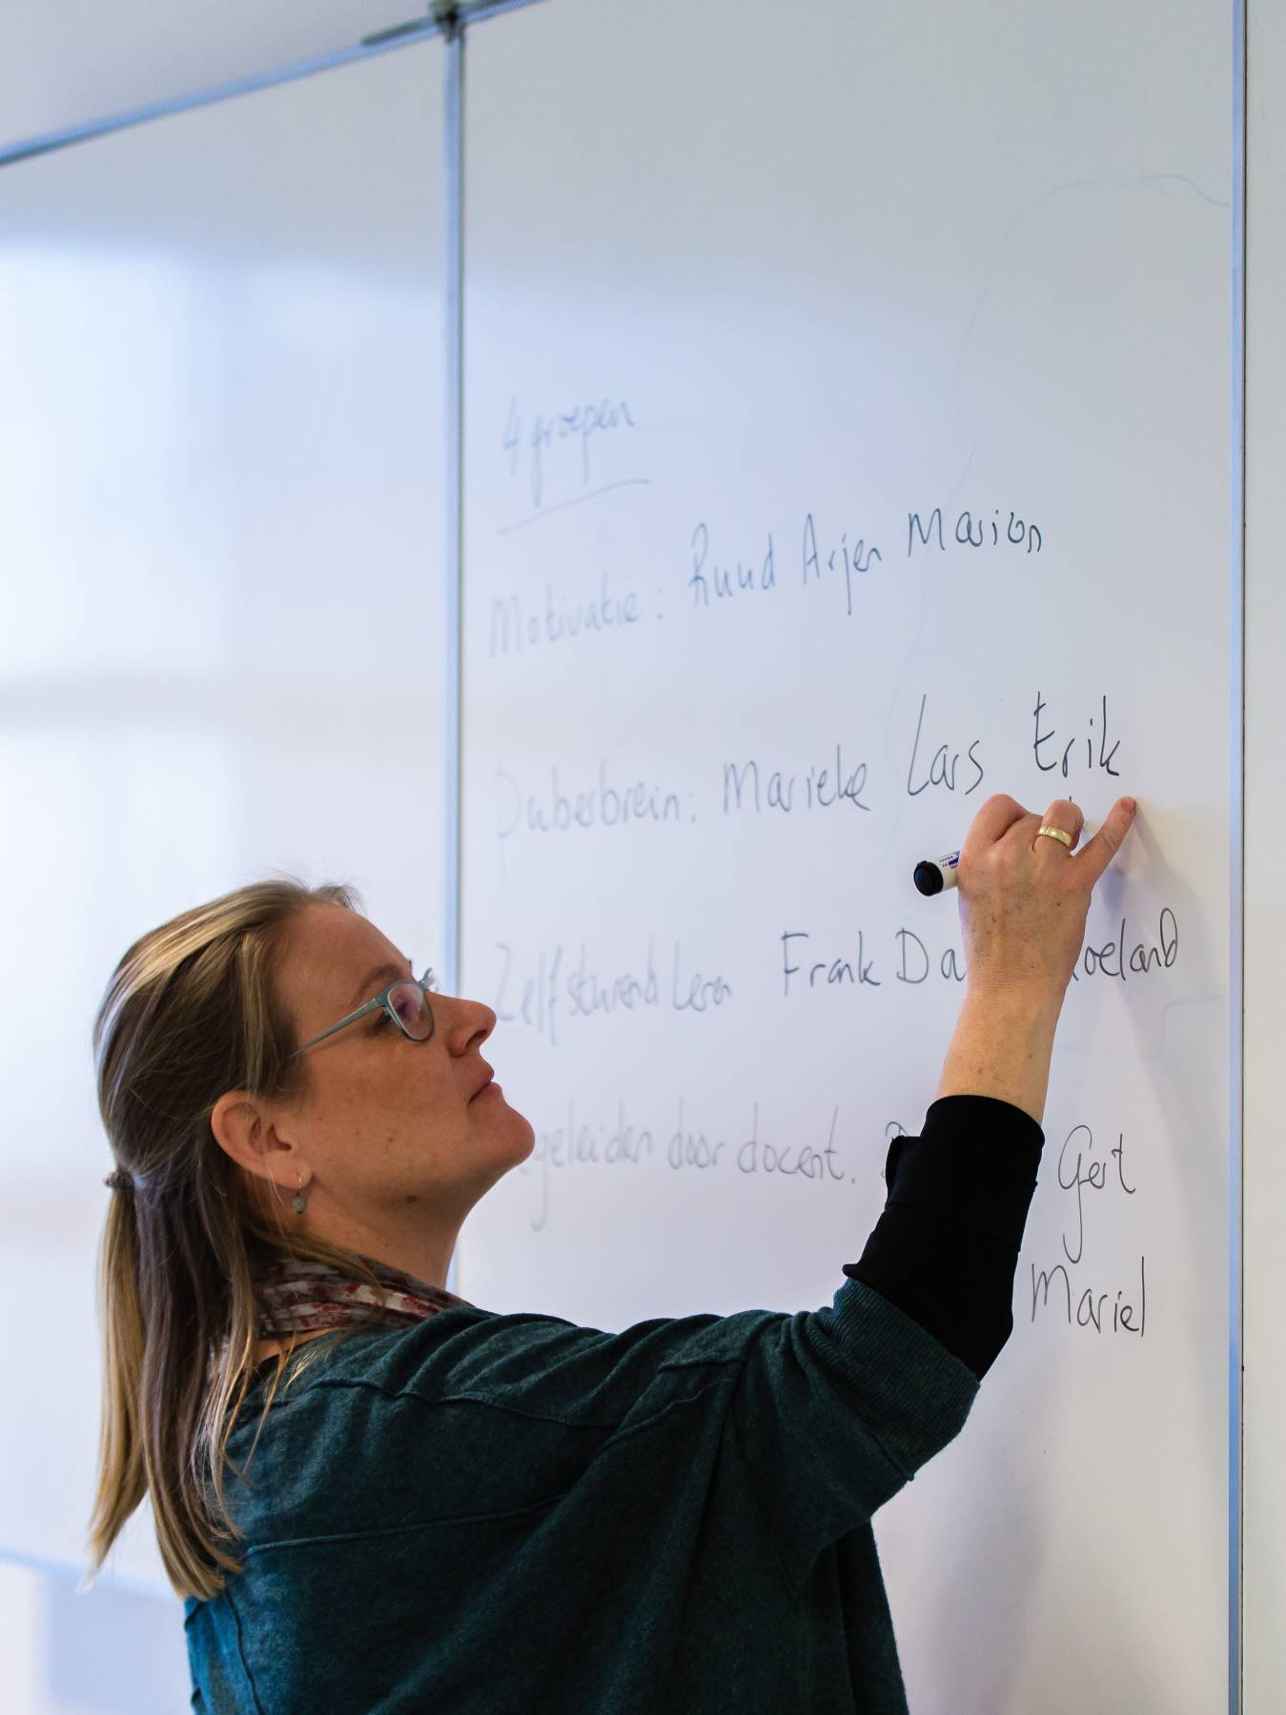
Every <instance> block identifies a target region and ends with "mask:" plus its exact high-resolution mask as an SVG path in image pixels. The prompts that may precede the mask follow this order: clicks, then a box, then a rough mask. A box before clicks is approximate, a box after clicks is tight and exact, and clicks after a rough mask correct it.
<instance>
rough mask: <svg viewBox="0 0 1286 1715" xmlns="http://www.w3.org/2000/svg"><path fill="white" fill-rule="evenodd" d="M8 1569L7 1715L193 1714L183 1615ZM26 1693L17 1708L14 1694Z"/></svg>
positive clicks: (41, 1571) (152, 1599) (149, 1599)
mask: <svg viewBox="0 0 1286 1715" xmlns="http://www.w3.org/2000/svg"><path fill="white" fill-rule="evenodd" d="M76 1581H77V1579H76V1575H75V1574H74V1573H73V1572H72V1571H71V1570H68V1571H66V1572H63V1571H58V1570H51V1569H46V1568H34V1567H28V1566H21V1565H15V1564H12V1563H11V1564H8V1565H4V1566H0V1609H3V1617H2V1618H0V1683H2V1684H3V1686H4V1695H3V1706H4V1710H5V1715H175V1711H177V1710H180V1709H187V1708H188V1707H189V1705H190V1701H191V1695H192V1687H191V1681H190V1679H189V1677H188V1662H187V1646H186V1643H185V1640H184V1634H183V1607H182V1604H181V1603H180V1602H178V1601H176V1600H174V1599H172V1598H167V1597H166V1596H163V1595H160V1594H155V1595H153V1594H150V1593H144V1592H142V1591H139V1590H137V1589H133V1588H130V1587H128V1586H123V1585H121V1584H119V1583H115V1584H114V1583H112V1582H111V1580H110V1579H109V1578H108V1577H106V1576H104V1577H103V1578H101V1579H100V1581H99V1582H98V1584H97V1585H95V1587H94V1588H93V1589H92V1590H90V1591H87V1592H85V1593H84V1594H81V1595H77V1593H76ZM15 1692H16V1693H17V1698H16V1701H15V1700H14V1693H15Z"/></svg>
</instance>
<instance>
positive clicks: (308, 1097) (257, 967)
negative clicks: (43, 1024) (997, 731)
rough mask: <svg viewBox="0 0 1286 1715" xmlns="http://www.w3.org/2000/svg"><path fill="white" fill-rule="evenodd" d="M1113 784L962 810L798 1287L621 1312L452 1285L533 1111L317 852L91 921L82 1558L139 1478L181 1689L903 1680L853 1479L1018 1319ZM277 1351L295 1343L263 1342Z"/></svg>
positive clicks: (561, 1704) (501, 1691)
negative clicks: (723, 1304) (907, 1103)
mask: <svg viewBox="0 0 1286 1715" xmlns="http://www.w3.org/2000/svg"><path fill="white" fill-rule="evenodd" d="M1134 814H1135V805H1134V803H1133V801H1132V800H1130V799H1121V800H1119V801H1118V803H1117V804H1116V805H1115V806H1114V807H1113V809H1112V811H1111V813H1110V815H1109V816H1108V818H1107V820H1106V821H1105V822H1104V824H1103V826H1102V827H1101V828H1100V829H1099V831H1098V833H1097V834H1096V835H1095V836H1094V838H1093V839H1092V840H1090V841H1089V842H1088V843H1087V844H1086V846H1085V849H1084V850H1083V851H1081V852H1076V850H1075V847H1076V845H1077V842H1078V841H1079V838H1080V834H1081V829H1082V816H1081V812H1080V811H1079V810H1078V809H1077V807H1076V806H1075V805H1074V804H1072V803H1070V802H1066V801H1058V802H1056V803H1054V804H1053V805H1051V807H1050V810H1049V812H1048V814H1047V816H1046V817H1045V819H1044V822H1041V820H1040V818H1038V817H1036V816H1034V815H1030V814H1029V813H1028V812H1026V811H1025V810H1024V809H1023V808H1022V806H1021V805H1019V804H1017V803H1016V802H1015V801H1014V800H1013V799H1012V798H1007V797H1003V796H1000V797H994V798H991V799H989V800H988V802H987V803H986V804H984V805H983V807H982V808H981V810H979V812H978V814H977V816H976V817H975V819H974V821H973V824H972V826H971V827H970V829H969V833H968V837H967V839H966V841H965V845H964V848H963V852H962V856H961V860H960V867H959V872H958V875H959V892H960V911H961V921H962V925H963V934H964V942H965V955H966V959H967V962H968V980H967V984H966V989H965V994H964V999H963V1003H962V1007H961V1012H960V1017H959V1021H958V1023H957V1025H956V1029H955V1033H954V1035H953V1037H952V1041H951V1044H950V1048H949V1051H948V1054H947V1058H946V1064H945V1067H944V1070H943V1075H942V1080H941V1083H940V1084H939V1086H938V1092H937V1099H936V1100H935V1101H934V1103H933V1104H932V1105H931V1107H930V1108H929V1112H928V1116H927V1119H926V1122H925V1126H924V1130H923V1133H922V1135H921V1137H920V1138H918V1139H915V1138H899V1139H897V1140H895V1142H894V1144H893V1147H892V1149H891V1151H890V1153H889V1164H888V1175H887V1176H888V1182H889V1198H888V1203H887V1206H886V1208H885V1211H884V1213H883V1215H882V1216H881V1218H880V1220H879V1223H878V1224H877V1226H876V1228H875V1230H874V1232H873V1233H872V1235H871V1238H870V1241H869V1243H868V1244H867V1246H866V1249H865V1251H864V1252H863V1255H862V1257H861V1259H860V1260H859V1261H858V1262H857V1263H850V1264H847V1265H845V1266H844V1268H843V1273H844V1275H846V1276H847V1277H848V1278H847V1279H846V1280H845V1281H844V1283H843V1284H842V1285H841V1286H840V1287H839V1289H838V1291H837V1292H836V1293H835V1296H834V1300H833V1303H832V1304H831V1305H830V1306H828V1307H824V1308H822V1309H819V1310H816V1311H811V1312H799V1313H797V1314H795V1315H788V1314H774V1313H771V1312H769V1311H766V1310H748V1311H743V1312H740V1313H738V1314H735V1315H731V1316H724V1317H719V1316H712V1315H696V1316H688V1317H682V1318H678V1319H662V1320H656V1321H651V1322H643V1323H640V1324H638V1325H637V1326H635V1327H632V1328H629V1329H626V1330H625V1331H624V1332H623V1333H620V1334H609V1333H603V1332H600V1331H598V1330H596V1329H593V1328H579V1327H575V1326H573V1325H572V1324H571V1323H568V1322H565V1321H562V1320H559V1319H558V1318H555V1317H551V1316H541V1315H497V1314H494V1313H492V1312H490V1311H487V1310H484V1309H480V1308H478V1307H475V1306H473V1305H471V1304H468V1303H467V1302H465V1301H464V1300H462V1299H460V1298H458V1297H456V1296H454V1295H452V1294H451V1293H448V1292H446V1291H445V1290H444V1281H445V1279H446V1271H447V1265H448V1263H449V1261H450V1258H451V1253H452V1250H453V1248H454V1245H455V1241H456V1236H457V1234H458V1232H459V1230H460V1227H461V1224H462V1223H463V1221H464V1219H465V1217H466V1215H467V1214H468V1213H469V1211H470V1209H471V1208H472V1207H473V1206H474V1205H475V1204H476V1203H477V1201H478V1199H479V1198H480V1197H482V1196H483V1195H484V1194H485V1193H486V1191H487V1190H488V1189H489V1188H490V1187H491V1186H492V1185H494V1184H495V1183H496V1181H497V1180H498V1179H499V1178H500V1177H501V1176H502V1175H503V1174H504V1173H505V1172H507V1171H508V1170H509V1169H510V1168H511V1167H514V1166H516V1165H517V1164H518V1163H519V1162H521V1161H523V1160H524V1159H525V1158H526V1156H527V1155H528V1154H529V1152H530V1150H531V1147H532V1141H533V1133H532V1128H531V1126H530V1125H529V1123H528V1122H527V1120H525V1119H524V1118H523V1117H522V1115H521V1114H519V1113H518V1112H516V1110H515V1109H513V1108H512V1107H510V1105H509V1104H508V1102H507V1101H506V1100H505V1097H504V1095H503V1093H502V1091H501V1090H500V1088H499V1086H498V1085H497V1084H495V1083H494V1082H492V1079H491V1067H490V1066H489V1065H488V1063H487V1062H486V1061H485V1060H484V1059H483V1057H482V1054H481V1049H482V1046H483V1044H484V1043H485V1042H486V1040H487V1038H488V1037H489V1036H490V1034H491V1031H492V1029H493V1027H494V1025H495V1022H496V1019H495V1014H494V1013H493V1012H492V1011H491V1010H490V1009H489V1008H488V1007H486V1006H483V1005H480V1004H479V1003H477V1002H474V1001H467V1000H460V999H456V998H454V997H449V996H446V995H439V994H436V993H433V994H432V995H431V996H430V994H429V993H428V984H427V982H419V981H415V980H414V973H413V972H412V971H411V970H410V968H409V967H408V965H407V963H406V961H405V960H404V959H403V957H402V955H401V954H400V953H399V952H398V950H397V949H396V948H395V947H393V946H392V945H391V944H390V942H389V941H388V940H387V939H386V938H385V937H384V936H383V935H382V934H381V933H380V932H379V930H378V929H377V928H376V927H375V926H374V924H372V923H370V922H369V921H367V919H366V918H365V917H363V916H361V915H359V914H358V913H357V911H356V910H355V909H354V906H353V899H352V896H351V895H350V894H349V893H348V892H347V891H346V890H345V889H342V888H330V887H327V888H319V889H315V890H307V889H304V888H302V887H299V886H297V885H295V884H293V883H289V882H265V883H262V884H259V885H257V886H252V887H246V888H243V889H241V890H240V891H238V892H236V893H232V894H229V895H227V896H226V897H224V898H222V899H217V900H215V901H213V902H212V903H211V904H209V905H205V906H202V907H199V908H198V909H196V910H194V911H189V912H185V913H184V914H183V915H182V916H180V917H178V918H175V919H174V921H172V922H170V923H167V924H165V925H163V926H162V927H161V928H159V929H157V930H154V931H153V932H152V933H151V934H150V935H146V936H144V937H143V939H142V940H140V941H139V942H137V943H136V944H135V945H134V946H133V947H131V948H130V950H129V951H128V952H127V953H126V955H125V957H124V958H123V960H122V961H121V963H120V965H119V967H118V968H117V970H116V972H115V974H114V976H113V978H112V981H111V984H110V986H109V988H108V992H107V995H106V997H105V999H104V1002H103V1005H102V1008H101V1011H100V1013H99V1017H98V1020H97V1024H96V1027H95V1038H94V1039H95V1050H96V1053H97V1056H98V1079H99V1101H100V1108H101V1112H102V1116H103V1122H104V1125H105V1126H106V1129H107V1134H108V1137H109V1139H110V1140H111V1144H112V1148H113V1152H114V1154H115V1157H116V1162H117V1168H116V1171H115V1173H113V1174H112V1175H111V1177H110V1179H109V1181H108V1183H109V1184H111V1185H112V1187H113V1195H112V1204H111V1208H110V1211H109V1214H108V1218H107V1227H106V1232H105V1236H104V1245H103V1258H102V1266H103V1291H104V1299H105V1339H106V1385H107V1396H106V1401H105V1407H104V1417H103V1441H102V1465H101V1477H100V1485H99V1491H98V1497H97V1507H96V1512H95V1517H94V1521H93V1526H92V1544H91V1546H92V1555H93V1566H94V1568H95V1569H96V1568H97V1567H98V1566H99V1565H101V1563H102V1560H103V1557H104V1555H105V1554H106V1553H107V1551H108V1550H109V1549H110V1547H111V1545H112V1542H113V1540H114V1539H115V1537H116V1535H117V1533H118V1532H119V1531H120V1529H121V1527H122V1525H123V1524H124V1522H125V1520H126V1519H127V1518H128V1517H129V1515H130V1514H131V1513H132V1512H133V1510H134V1509H135V1507H136V1506H137V1505H138V1503H139V1501H140V1500H141V1499H142V1497H143V1494H144V1492H145V1491H146V1492H148V1493H149V1494H150V1496H151V1500H152V1506H153V1509H154V1513H155V1517H156V1524H157V1531H158V1536H159V1541H160V1546H161V1552H162V1555H163V1557H164V1560H165V1565H166V1569H167V1571H168V1573H169V1575H170V1578H171V1580H172V1582H173V1584H174V1587H175V1589H176V1590H177V1591H178V1592H179V1594H180V1595H182V1596H184V1597H185V1598H186V1599H187V1600H186V1615H187V1620H186V1624H187V1633H188V1647H189V1656H190V1661H191V1667H192V1677H193V1683H194V1689H193V1699H192V1705H193V1707H194V1708H195V1709H197V1710H201V1711H205V1712H206V1715H233V1712H236V1715H251V1712H253V1715H321V1712H325V1715H371V1712H373V1711H379V1712H380V1715H403V1712H410V1711H417V1712H419V1711H428V1710H433V1711H444V1712H445V1711H450V1712H451V1715H473V1712H477V1715H482V1712H484V1711H485V1715H508V1712H513V1715H519V1712H521V1715H535V1712H543V1711H559V1712H562V1711H567V1712H573V1711H574V1712H575V1715H589V1712H591V1711H592V1712H594V1715H626V1712H627V1711H628V1715H644V1712H649V1711H665V1712H667V1715H701V1712H706V1711H713V1710H734V1709H735V1710H737V1711H739V1712H740V1715H746V1712H748V1711H764V1712H768V1711H772V1712H773V1715H782V1712H784V1711H795V1710H799V1711H803V1710H809V1711H823V1710H824V1711H857V1710H862V1711H877V1712H881V1715H882V1712H885V1711H888V1712H893V1711H904V1710H905V1708H906V1703H905V1697H904V1693H903V1689H902V1679H901V1674H900V1671H899V1667H898V1660H897V1652H896V1648H895V1645H894V1638H893V1630H892V1626H891V1622H890V1618H889V1613H888V1608H887V1603H886V1600H885V1595H884V1587H883V1583H882V1579H881V1575H880V1570H879V1563H878V1560H877V1557H876V1551H875V1542H874V1537H873V1535H872V1531H871V1524H870V1520H871V1517H872V1515H873V1514H874V1513H875V1511H876V1509H877V1508H878V1507H880V1506H881V1505H883V1503H884V1502H885V1501H887V1500H888V1499H889V1498H890V1496H892V1495H893V1494H895V1493H896V1492H897V1490H898V1489H899V1488H900V1487H901V1486H902V1484H903V1483H904V1482H906V1481H907V1480H908V1479H909V1478H910V1477H911V1476H912V1475H913V1474H914V1472H915V1471H916V1469H917V1468H918V1467H919V1466H920V1465H922V1464H923V1463H924V1462H925V1461H926V1460H927V1459H929V1458H931V1457H932V1455H933V1454H934V1453H935V1452H937V1451H938V1450H939V1449H940V1448H941V1447H943V1446H945V1445H946V1443H947V1442H948V1441H950V1440H951V1439H952V1437H953V1436H954V1435H955V1434H956V1433H957V1432H958V1431H959V1429H960V1428H961V1426H962V1424H963V1423H964V1420H965V1417H966V1415H967V1413H968V1410H969V1407H970V1404H971V1402H972V1400H973V1398H974V1395H975V1393H976V1392H977V1388H978V1383H979V1380H980V1378H981V1377H982V1376H983V1375H984V1374H985V1373H986V1371H987V1369H988V1368H989V1367H990V1365H991V1364H992V1362H993V1361H994V1360H995V1358H996V1356H997V1354H998V1352H999V1351H1000V1348H1001V1347H1002V1346H1003V1344H1004V1342H1005V1340H1006V1339H1007V1338H1008V1335H1009V1332H1010V1330H1011V1328H1012V1317H1011V1312H1010V1304H1011V1295H1012V1288H1013V1275H1014V1268H1015V1265H1016V1261H1017V1255H1018V1248H1019V1245H1020V1243H1021V1239H1022V1232H1023V1226H1024V1223H1025V1220H1026V1215H1027V1208H1028V1204H1029V1202H1030V1199H1031V1195H1032V1192H1033V1190H1034V1188H1035V1176H1036V1167H1037V1163H1038V1160H1039V1156H1040V1149H1041V1145H1042V1142H1043V1137H1042V1133H1041V1130H1040V1121H1041V1118H1042V1115H1043V1111H1044V1102H1045V1092H1046V1085H1047V1082H1048V1076H1049V1063H1050V1055H1051V1051H1052V1046H1053V1039H1054V1031H1055V1026H1056V1023H1057V1020H1058V1015H1059V1012H1060V1010H1061V1006H1062V1001H1063V996H1064V993H1065V991H1066V988H1067V985H1068V982H1069V981H1070V978H1071V974H1072V970H1073V967H1074V965H1075V962H1076V959H1077V956H1078V953H1079V950H1080V946H1081V942H1082V939H1083V936H1084V930H1085V922H1086V915H1087V911H1088V906H1089V900H1090V895H1091V892H1092V890H1093V887H1094V885H1095V883H1096V882H1097V880H1098V878H1099V876H1100V875H1101V874H1102V873H1103V871H1104V869H1105V868H1106V867H1107V865H1108V863H1109V862H1110V861H1111V859H1112V857H1113V855H1114V854H1115V852H1116V850H1117V849H1118V848H1119V846H1120V844H1121V841H1122V840H1123V839H1124V837H1125V835H1126V833H1127V831H1128V829H1129V827H1130V825H1131V822H1132V821H1133V818H1134ZM297 1353H298V1354H300V1355H298V1356H296V1355H295V1354H297Z"/></svg>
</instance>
